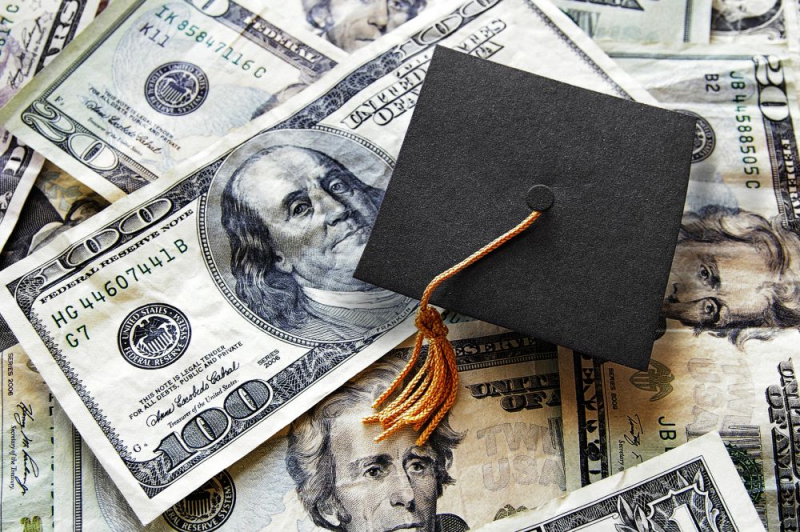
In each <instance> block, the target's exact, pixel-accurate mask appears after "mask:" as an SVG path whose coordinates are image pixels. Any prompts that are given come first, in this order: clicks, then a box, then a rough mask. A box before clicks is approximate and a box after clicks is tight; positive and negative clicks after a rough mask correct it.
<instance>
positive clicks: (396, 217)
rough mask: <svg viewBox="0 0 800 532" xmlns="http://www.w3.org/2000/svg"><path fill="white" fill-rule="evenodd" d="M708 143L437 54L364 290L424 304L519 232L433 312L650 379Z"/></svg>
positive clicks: (375, 233) (368, 251) (675, 124)
mask: <svg viewBox="0 0 800 532" xmlns="http://www.w3.org/2000/svg"><path fill="white" fill-rule="evenodd" d="M694 132H695V118H692V117H689V116H686V115H683V114H680V113H675V112H671V111H667V110H664V109H660V108H657V107H653V106H649V105H643V104H640V103H636V102H632V101H628V100H623V99H620V98H615V97H612V96H607V95H603V94H599V93H596V92H593V91H590V90H586V89H582V88H578V87H575V86H572V85H568V84H565V83H560V82H557V81H553V80H551V79H548V78H544V77H541V76H536V75H533V74H530V73H527V72H523V71H520V70H517V69H513V68H510V67H506V66H502V65H499V64H496V63H493V62H490V61H486V60H482V59H478V58H475V57H471V56H468V55H465V54H462V53H459V52H455V51H452V50H448V49H446V48H443V47H437V48H436V50H435V52H434V55H433V59H432V61H431V63H430V66H429V68H428V71H427V74H426V79H425V84H424V86H423V88H422V90H421V93H420V96H419V100H418V102H417V105H416V108H415V110H414V115H413V117H412V119H411V123H410V126H409V128H408V131H407V133H406V137H405V140H404V142H403V146H402V149H401V151H400V155H399V157H398V161H397V165H396V168H395V170H394V173H393V175H392V179H391V182H390V183H389V186H388V188H387V190H386V195H385V197H384V199H383V203H382V205H381V208H380V212H379V214H378V217H377V220H376V223H375V225H374V227H373V229H372V234H371V236H370V239H369V242H368V243H367V246H366V248H365V250H364V253H363V255H362V257H361V261H360V263H359V265H358V268H357V269H356V272H355V277H356V278H358V279H361V280H363V281H367V282H369V283H371V284H374V285H377V286H380V287H383V288H387V289H389V290H392V291H394V292H398V293H401V294H404V295H406V296H410V297H414V298H416V299H421V298H423V292H424V291H425V289H426V287H428V286H429V283H431V281H432V280H433V279H434V278H436V277H437V276H438V275H440V274H442V272H445V271H447V270H448V269H450V268H452V267H453V266H454V265H455V264H457V263H459V262H460V261H463V260H464V259H465V258H466V257H469V256H470V255H472V254H474V253H475V252H476V251H477V250H480V249H481V248H483V247H484V246H486V245H487V243H490V242H494V241H495V240H496V239H498V237H500V236H501V235H504V234H506V233H507V232H508V231H509V230H512V229H516V231H515V232H514V233H513V234H512V235H510V238H506V239H504V240H503V242H501V244H502V245H498V246H495V247H496V249H495V250H494V251H492V252H491V253H489V254H485V253H483V254H480V260H477V261H473V263H471V264H470V265H469V266H468V267H466V268H463V269H461V268H459V270H458V272H457V273H454V275H451V276H446V277H447V278H446V279H445V280H443V281H441V282H439V283H438V284H437V285H436V287H435V290H429V293H428V294H427V296H429V297H430V303H431V304H433V305H438V306H441V307H444V308H446V309H449V310H453V311H457V312H460V313H462V314H465V315H467V316H472V317H474V318H477V319H480V320H483V321H487V322H490V323H494V324H497V325H501V326H504V327H508V328H510V329H513V330H516V331H519V332H522V333H526V334H528V335H531V336H534V337H536V338H540V339H543V340H546V341H549V342H552V343H555V344H559V345H563V346H566V347H569V348H572V349H574V350H576V351H579V352H581V353H585V354H589V355H593V356H597V357H600V358H602V359H605V360H610V361H613V362H618V363H620V364H624V365H626V366H630V367H633V368H637V369H641V370H644V369H646V368H647V366H648V362H649V359H650V353H651V351H652V347H653V342H654V341H655V339H656V331H657V329H658V326H659V323H660V321H661V305H662V301H663V298H664V293H665V291H666V285H667V281H668V278H669V269H670V265H671V263H672V257H673V254H674V251H675V245H676V243H677V237H678V232H679V229H680V220H681V214H682V212H683V204H684V200H685V196H686V187H687V184H688V179H689V167H690V165H691V154H692V147H693V143H694ZM537 217H538V219H537ZM534 221H535V223H533V222H534ZM521 222H523V223H521ZM532 223H533V225H531V224H532ZM529 225H530V227H528V226H529ZM451 273H453V272H451ZM440 280H441V278H440ZM423 303H424V305H423V306H424V307H427V301H425V300H424V301H423ZM425 313H426V314H428V311H427V309H425ZM429 318H430V316H426V317H424V319H422V321H427V322H430V319H429ZM431 323H432V322H431ZM431 323H428V324H427V325H426V324H425V323H422V324H421V323H420V318H419V317H418V320H417V324H418V326H421V330H422V329H426V328H427V329H430V328H431V327H433V325H431ZM435 327H438V332H439V333H441V327H439V326H438V325H436V326H435ZM423 332H426V331H424V330H423ZM426 334H427V335H428V336H430V335H431V334H434V335H435V334H436V331H434V332H433V333H431V331H430V330H427V333H426ZM445 334H446V332H445ZM421 336H422V335H420V339H419V341H418V343H420V344H421ZM431 350H433V348H432V349H431ZM443 356H446V355H443ZM428 358H431V357H430V353H429V356H428ZM427 363H428V362H426V364H427ZM445 365H446V364H445ZM443 371H446V368H445V369H443ZM452 377H453V378H457V375H453V376H452ZM442 378H444V380H447V376H445V377H442ZM442 378H439V380H438V381H437V382H441V381H442ZM425 379H428V381H429V382H428V383H427V384H425V382H423V381H424V380H425ZM433 380H435V379H433V378H432V377H431V378H428V377H425V376H424V375H423V376H421V377H420V379H418V382H415V383H413V384H414V386H415V387H416V388H417V389H418V388H419V387H420V386H423V387H424V386H433V384H432V382H433ZM391 391H393V390H389V391H388V392H391ZM409 394H410V395H408V396H406V397H405V400H409V399H410V398H412V397H411V396H413V395H414V392H413V390H412V391H411V392H409ZM420 395H423V392H418V393H417V394H416V396H415V397H416V398H417V400H418V399H419V396H420ZM449 397H450V396H449V395H446V396H442V398H443V401H444V402H447V401H449V400H450V399H449ZM402 398H403V397H402V396H401V399H402ZM453 400H454V398H453ZM442 404H443V403H442ZM440 406H441V404H440ZM392 408H394V410H397V408H399V407H398V405H397V404H394V405H393V407H392ZM390 410H391V408H390ZM417 413H419V412H417ZM379 417H380V416H379V415H378V416H373V419H372V421H378V420H379V421H381V422H382V423H383V424H384V427H389V426H391V425H390V424H388V423H387V420H386V419H385V416H384V418H382V419H378V418H379ZM412 417H413V416H412ZM414 419H416V421H414V422H413V423H409V424H412V425H415V426H417V427H418V429H419V427H422V426H423V425H424V423H421V422H420V420H421V419H422V417H420V416H417V417H416V418H414ZM425 419H426V420H427V421H428V422H430V421H431V416H428V417H427V418H425ZM390 421H391V420H390ZM437 423H438V421H437Z"/></svg>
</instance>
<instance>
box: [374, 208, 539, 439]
mask: <svg viewBox="0 0 800 532" xmlns="http://www.w3.org/2000/svg"><path fill="white" fill-rule="evenodd" d="M541 214H542V213H541V211H532V212H531V213H530V214H529V215H528V216H527V217H526V218H525V219H524V220H523V221H522V222H520V223H519V225H517V226H516V227H514V228H513V229H511V230H510V231H508V232H507V233H505V234H503V235H501V236H499V237H498V238H496V239H495V240H493V241H492V242H490V243H488V244H486V245H485V246H484V247H482V248H481V249H479V250H478V251H476V252H475V253H473V254H472V255H470V256H469V257H467V258H466V259H464V260H462V261H461V262H459V263H458V264H456V265H455V266H453V267H451V268H449V269H447V270H445V271H444V272H442V273H440V274H439V275H437V276H436V277H434V279H433V280H432V281H431V282H430V283H429V284H428V286H427V287H426V288H425V291H424V292H423V294H422V299H421V300H420V303H419V310H418V311H417V318H416V320H415V324H416V326H417V329H418V330H419V332H418V333H417V338H416V342H415V343H414V351H413V352H412V354H411V360H409V361H408V364H406V367H405V368H403V371H401V372H400V374H399V375H398V376H397V378H396V379H395V380H394V382H393V383H392V384H391V386H389V388H388V389H387V390H386V391H385V392H383V393H382V394H381V395H380V397H378V398H377V399H376V400H375V402H374V403H373V405H372V407H373V408H375V409H378V408H380V407H381V405H382V404H383V403H384V402H385V401H386V400H387V399H388V398H389V397H390V396H391V395H392V394H394V393H395V392H396V391H397V389H398V388H399V387H400V386H401V384H402V383H403V382H404V381H405V379H406V378H407V377H408V376H409V375H410V374H411V372H412V371H413V370H414V368H415V367H416V365H417V362H418V360H419V355H420V352H421V351H422V342H423V340H424V339H425V338H427V339H428V356H427V358H426V359H425V363H424V364H423V365H422V367H421V368H420V369H419V371H418V372H417V374H416V375H414V377H413V378H412V379H411V382H409V383H408V385H407V386H406V387H405V388H404V389H403V391H402V392H401V393H400V395H399V396H398V397H397V398H395V399H394V400H393V401H392V402H391V403H390V404H388V405H387V406H386V408H384V409H383V410H381V411H380V412H377V413H375V414H373V415H371V416H368V417H366V418H364V423H380V425H381V427H382V428H383V432H382V433H381V434H380V435H378V437H376V438H375V441H376V442H380V441H383V440H385V439H386V438H388V437H390V436H391V435H392V434H394V433H396V432H397V431H399V430H400V429H402V428H403V427H406V426H411V427H413V428H414V430H415V431H417V432H419V431H422V432H421V434H420V435H419V437H418V438H417V442H416V443H417V445H419V446H422V445H425V442H427V441H428V438H430V436H431V434H432V433H433V431H434V430H435V429H436V427H437V426H438V425H439V423H440V422H441V421H442V419H444V416H445V415H446V414H447V412H448V411H449V410H450V409H451V408H452V407H453V404H455V402H456V396H457V393H458V368H457V367H456V355H455V351H453V345H452V344H451V343H450V341H449V340H448V339H447V332H448V331H447V326H446V325H445V324H444V322H443V321H442V316H441V314H439V311H437V310H436V309H435V308H433V307H431V306H429V305H428V302H429V301H430V298H431V295H432V294H433V292H434V290H436V288H438V287H439V285H440V284H442V283H443V282H444V281H446V280H447V279H449V278H450V277H452V276H453V275H455V274H457V273H458V272H460V271H462V270H464V269H465V268H467V267H469V266H470V265H472V264H474V263H475V262H477V261H478V260H480V259H482V258H483V257H485V256H486V255H488V254H489V253H491V252H492V251H494V250H496V249H497V248H499V247H500V246H502V245H503V244H505V243H506V242H508V241H509V240H511V239H512V238H514V237H515V236H517V235H519V234H520V233H522V232H523V231H525V230H526V229H527V228H528V227H530V226H531V225H532V224H533V222H535V221H536V220H537V219H538V218H539V216H541Z"/></svg>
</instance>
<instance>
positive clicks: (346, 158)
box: [197, 126, 410, 347]
mask: <svg viewBox="0 0 800 532" xmlns="http://www.w3.org/2000/svg"><path fill="white" fill-rule="evenodd" d="M277 146H293V147H300V148H308V149H313V150H316V151H319V152H322V153H323V154H325V155H328V156H329V157H331V158H332V159H334V160H336V161H338V162H339V163H340V164H341V165H342V166H344V167H346V168H348V169H349V170H350V171H351V172H352V173H353V174H354V175H356V176H357V177H358V178H359V179H360V180H361V181H362V182H363V183H365V184H366V185H369V186H372V187H376V188H381V189H383V190H385V189H386V186H387V185H388V182H389V179H390V177H391V174H392V171H393V170H394V165H395V160H394V158H393V157H391V156H390V155H389V154H387V153H386V152H385V151H383V150H382V149H381V148H379V147H378V146H376V145H374V144H372V143H370V142H369V141H367V140H365V139H364V138H362V137H359V136H358V135H353V134H350V133H347V132H344V131H341V130H337V129H334V128H328V127H321V126H317V127H314V128H310V129H276V130H269V131H265V132H263V133H259V134H258V135H255V136H254V137H252V138H251V139H249V140H248V141H247V142H245V143H243V144H242V145H240V146H239V147H237V148H236V149H234V150H233V151H231V152H230V153H229V154H228V155H227V156H226V157H225V159H224V161H223V162H222V163H221V164H220V166H219V167H218V168H217V170H216V171H215V173H214V177H213V178H212V180H211V184H210V185H209V187H208V191H207V192H206V193H205V194H203V195H202V196H201V198H200V201H199V205H198V210H199V212H198V216H197V224H198V236H199V238H200V243H201V247H202V252H203V256H204V259H205V263H206V268H207V269H208V271H209V273H210V274H211V277H212V278H213V279H214V282H215V284H216V285H217V288H218V289H219V290H220V292H221V293H222V294H223V296H224V297H225V299H227V300H228V302H229V303H230V304H231V306H232V307H233V308H235V309H236V311H237V312H238V313H239V314H240V315H241V316H243V317H244V318H246V319H247V320H248V321H249V322H251V323H252V324H253V325H255V326H256V327H258V328H259V329H261V330H263V331H264V332H266V333H268V334H270V335H272V336H274V337H276V338H279V339H281V340H283V341H286V342H289V343H292V344H295V345H300V346H308V347H316V346H318V345H322V344H334V343H347V342H353V341H358V340H363V339H364V338H363V337H357V338H347V339H342V340H335V341H331V340H321V339H314V338H309V337H304V336H300V335H298V334H295V333H292V332H288V331H285V330H283V329H281V328H280V327H279V326H278V325H276V324H272V323H268V322H267V321H265V320H264V319H263V318H261V317H260V316H258V315H256V314H255V313H254V312H253V311H252V310H251V309H250V308H249V307H248V306H247V305H246V304H245V302H244V301H242V300H241V299H240V298H239V296H238V295H237V294H236V279H235V278H234V276H233V273H232V272H231V267H230V257H231V251H230V243H229V239H228V235H227V233H226V232H225V229H224V227H223V224H222V207H221V197H222V191H223V190H224V188H225V186H226V185H227V183H228V181H229V180H230V178H231V177H232V176H233V173H234V172H235V171H236V170H237V169H238V168H239V167H240V166H241V164H242V163H244V161H246V160H247V159H248V158H249V157H250V156H252V155H253V154H255V153H256V152H258V151H261V150H263V149H267V148H270V147H277ZM408 308H410V307H407V310H406V311H405V312H406V313H408V312H409V311H408Z"/></svg>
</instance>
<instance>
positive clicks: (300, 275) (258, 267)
mask: <svg viewBox="0 0 800 532" xmlns="http://www.w3.org/2000/svg"><path fill="white" fill-rule="evenodd" d="M390 172H391V167H390V166H389V165H388V163H386V162H385V161H384V160H382V159H381V158H380V157H378V156H377V155H376V154H375V153H373V152H372V151H371V150H369V149H367V148H365V147H364V146H361V145H360V144H357V143H355V142H354V141H351V140H349V139H345V138H343V137H339V136H338V135H335V134H332V133H325V132H319V131H298V130H286V131H276V132H271V133H265V134H263V135H261V136H259V137H256V138H254V139H252V140H251V141H249V142H248V143H247V144H245V145H244V146H242V147H241V148H240V149H239V150H238V152H237V153H235V154H234V155H233V156H231V157H229V159H228V160H227V161H226V162H225V163H224V164H223V166H222V167H221V168H220V170H219V171H218V173H217V176H216V177H215V183H214V184H213V185H212V190H211V192H210V197H211V200H210V201H209V205H211V204H212V203H213V204H215V205H217V206H218V212H217V214H213V213H212V216H211V217H209V222H208V225H207V231H208V234H209V242H214V235H213V232H214V231H217V232H218V233H219V238H222V239H224V241H225V243H226V246H225V247H226V249H225V250H224V251H222V252H219V253H217V257H215V260H216V262H217V263H218V264H219V265H220V266H221V267H223V268H225V269H226V270H227V271H228V272H229V273H228V276H227V277H228V279H229V284H232V285H233V290H234V291H235V294H236V296H237V297H238V298H239V300H240V301H241V302H242V303H243V304H244V305H245V306H246V307H247V308H248V309H249V310H250V311H251V312H253V313H254V314H255V315H256V316H258V317H259V318H260V319H261V320H263V321H264V322H266V323H268V324H270V325H271V326H273V327H275V328H277V329H279V330H281V331H283V332H286V333H289V334H291V335H294V336H298V337H301V338H306V339H310V340H313V341H321V342H333V341H344V340H348V339H356V338H363V337H366V336H369V335H370V334H371V333H370V331H373V330H375V329H376V328H380V327H382V326H384V325H386V324H387V323H390V322H394V321H395V320H396V319H397V318H398V317H401V316H403V315H405V314H407V313H408V312H409V309H410V300H409V299H408V298H406V297H403V296H400V295H398V294H394V293H392V292H388V291H386V290H382V289H379V288H376V287H374V286H372V285H369V284H367V283H364V282H362V281H359V280H357V279H355V278H353V272H354V271H355V268H356V265H357V264H358V261H359V258H360V257H361V253H362V251H363V249H364V246H365V245H366V242H367V239H368V238H369V234H370V231H371V229H372V225H373V224H374V222H375V217H376V216H377V213H378V207H379V206H380V203H381V200H382V199H383V194H384V187H385V183H386V181H387V180H388V176H389V174H390ZM211 210H212V209H209V212H211ZM217 216H218V220H219V222H217V221H216V220H217ZM216 225H221V229H220V228H218V227H216Z"/></svg>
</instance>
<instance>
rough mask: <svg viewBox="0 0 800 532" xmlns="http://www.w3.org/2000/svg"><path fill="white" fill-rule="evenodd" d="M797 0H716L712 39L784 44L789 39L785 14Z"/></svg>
mask: <svg viewBox="0 0 800 532" xmlns="http://www.w3.org/2000/svg"><path fill="white" fill-rule="evenodd" d="M794 1H795V0H713V2H714V3H713V5H712V11H711V41H712V42H715V43H737V44H744V43H745V42H750V43H753V44H760V43H765V42H769V43H775V44H781V43H784V42H786V40H787V21H786V17H785V14H786V11H787V10H788V9H789V6H790V4H791V3H792V2H794ZM795 38H796V37H795Z"/></svg>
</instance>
